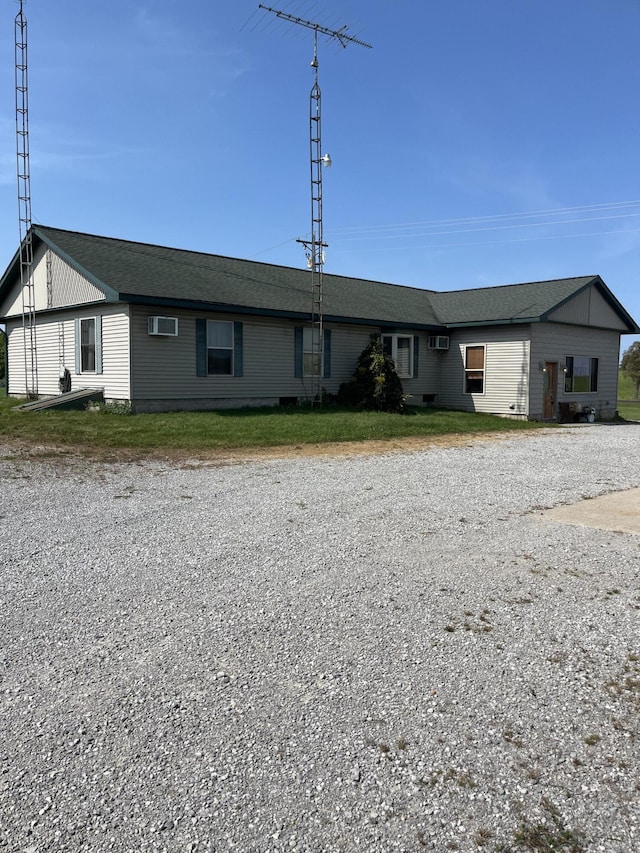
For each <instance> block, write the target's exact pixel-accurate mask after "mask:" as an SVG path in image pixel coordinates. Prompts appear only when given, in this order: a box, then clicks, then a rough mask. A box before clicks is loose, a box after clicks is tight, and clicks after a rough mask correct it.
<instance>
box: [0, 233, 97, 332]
mask: <svg viewBox="0 0 640 853" xmlns="http://www.w3.org/2000/svg"><path fill="white" fill-rule="evenodd" d="M47 256H48V257H49V259H50V264H49V268H47ZM47 280H49V281H47ZM33 287H34V295H35V307H36V311H44V310H45V309H47V308H61V307H64V306H67V305H69V306H71V305H83V304H85V303H87V302H104V301H105V295H104V293H103V292H102V291H101V290H99V289H98V288H97V287H96V286H95V285H93V284H91V282H90V281H88V279H86V278H85V277H84V276H82V275H80V273H78V272H76V271H75V270H74V269H73V268H72V267H70V266H69V265H68V264H67V263H66V262H65V261H63V260H62V259H61V258H60V257H58V255H56V254H55V253H54V252H52V251H51V250H50V249H45V247H44V246H42V245H40V246H39V247H38V249H37V250H36V253H35V255H34V259H33ZM4 315H5V316H6V317H18V316H20V317H21V316H22V290H21V287H20V284H19V282H18V283H16V285H15V287H14V288H13V289H12V290H11V293H10V295H9V298H8V300H7V307H6V310H5V311H4ZM0 316H2V311H1V310H0Z"/></svg>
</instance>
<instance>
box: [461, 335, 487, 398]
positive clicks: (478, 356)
mask: <svg viewBox="0 0 640 853" xmlns="http://www.w3.org/2000/svg"><path fill="white" fill-rule="evenodd" d="M484 361H485V348H484V345H480V346H470V347H465V349H464V392H465V394H484V370H485V368H484Z"/></svg>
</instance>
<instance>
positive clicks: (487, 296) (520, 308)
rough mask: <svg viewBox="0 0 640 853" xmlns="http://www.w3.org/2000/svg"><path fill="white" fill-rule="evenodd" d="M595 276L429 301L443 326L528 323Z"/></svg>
mask: <svg viewBox="0 0 640 853" xmlns="http://www.w3.org/2000/svg"><path fill="white" fill-rule="evenodd" d="M596 281H599V278H598V276H593V275H588V276H581V277H579V278H561V279H555V280H554V281H534V282H529V283H527V284H507V285H502V286H500V287H479V288H477V289H474V290H455V291H450V292H448V293H434V294H433V295H432V297H431V304H432V306H433V308H434V309H435V312H436V316H437V317H438V319H439V320H440V322H441V323H443V324H444V325H464V324H466V323H470V324H474V325H476V324H481V323H491V324H494V323H499V322H501V321H502V322H505V323H513V322H520V323H523V322H531V321H537V320H540V319H543V318H544V317H545V316H546V315H547V314H548V313H549V312H550V311H552V310H554V309H555V308H557V307H558V306H559V305H561V304H562V303H563V302H565V301H566V300H567V299H570V298H571V297H572V296H575V295H576V294H578V293H579V292H580V291H581V290H583V289H584V288H585V287H588V286H589V285H590V284H591V283H592V282H596Z"/></svg>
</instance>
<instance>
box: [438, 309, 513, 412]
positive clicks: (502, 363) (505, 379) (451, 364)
mask: <svg viewBox="0 0 640 853" xmlns="http://www.w3.org/2000/svg"><path fill="white" fill-rule="evenodd" d="M529 329H530V327H529V326H528V325H517V326H496V327H489V328H476V329H455V330H452V332H451V336H450V346H449V351H448V352H447V353H444V354H443V356H442V369H441V373H440V388H439V392H438V402H439V404H440V405H442V406H445V407H448V408H452V409H462V410H465V411H471V412H486V413H488V414H497V415H512V416H520V417H523V416H526V415H527V414H528V398H529V333H530V332H529ZM467 345H468V346H473V345H484V346H485V381H484V393H483V394H466V393H465V392H464V349H465V346H467Z"/></svg>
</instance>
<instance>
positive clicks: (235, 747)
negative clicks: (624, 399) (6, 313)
mask: <svg viewBox="0 0 640 853" xmlns="http://www.w3.org/2000/svg"><path fill="white" fill-rule="evenodd" d="M0 474H1V476H2V486H1V493H0V544H1V557H0V560H1V563H2V587H1V593H0V596H1V600H2V608H1V613H2V626H1V631H2V633H1V636H2V658H3V659H2V680H1V694H0V695H1V703H2V704H1V713H2V735H3V736H2V738H1V739H0V759H1V766H2V775H1V776H0V850H5V849H6V850H8V851H12V853H13V851H20V853H43V851H65V853H67V851H69V853H75V852H76V851H91V853H99V851H107V850H116V851H132V853H138V851H140V853H145V852H146V851H171V853H173V851H180V853H182V851H185V852H186V851H205V850H211V851H214V850H215V851H227V850H237V851H256V853H258V851H282V850H289V851H293V850H297V851H318V853H320V851H323V853H324V852H325V851H341V852H342V851H434V853H435V852H436V851H437V853H443V851H448V850H459V851H467V853H468V851H480V853H482V851H491V853H493V851H501V853H506V852H507V851H521V850H531V851H571V853H577V851H589V852H590V853H591V851H604V853H637V851H640V738H639V735H640V721H639V712H640V559H639V556H640V536H634V535H632V534H621V533H616V532H612V531H608V530H599V529H592V528H585V527H579V526H574V525H571V524H560V523H557V522H555V521H552V520H549V519H547V518H545V517H544V516H543V514H542V509H543V508H546V507H551V506H555V505H558V504H562V503H570V502H573V501H577V500H580V499H583V498H589V497H594V496H596V495H601V494H604V493H607V492H611V491H615V490H620V489H627V488H631V487H637V486H639V485H640V426H638V427H636V426H603V425H594V426H593V427H591V426H589V427H583V428H578V427H575V428H573V427H572V428H568V429H562V430H555V431H553V432H546V431H545V432H544V433H532V434H529V433H527V434H525V435H520V434H518V435H517V436H515V437H509V438H504V437H503V438H501V439H499V440H495V441H477V440H476V441H474V440H470V441H469V442H468V444H466V445H463V446H460V447H455V448H443V447H434V448H432V449H425V450H422V451H419V452H395V453H389V454H386V455H374V456H358V457H353V458H345V457H341V458H335V457H334V458H332V457H329V456H327V457H316V458H308V459H271V460H262V461H260V460H258V461H250V462H245V463H242V464H236V465H226V466H220V465H217V466H216V465H213V464H209V463H206V464H205V463H199V462H197V461H194V462H191V463H185V462H183V463H179V462H173V463H165V462H153V461H146V462H135V463H129V464H120V463H118V464H105V463H89V462H87V461H83V460H77V459H76V460H74V459H70V460H64V459H49V460H48V459H47V458H28V457H26V456H21V455H19V454H15V453H13V452H12V451H11V450H10V449H9V448H4V449H1V448H0ZM545 844H546V846H544V845H545ZM536 845H537V846H536Z"/></svg>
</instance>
